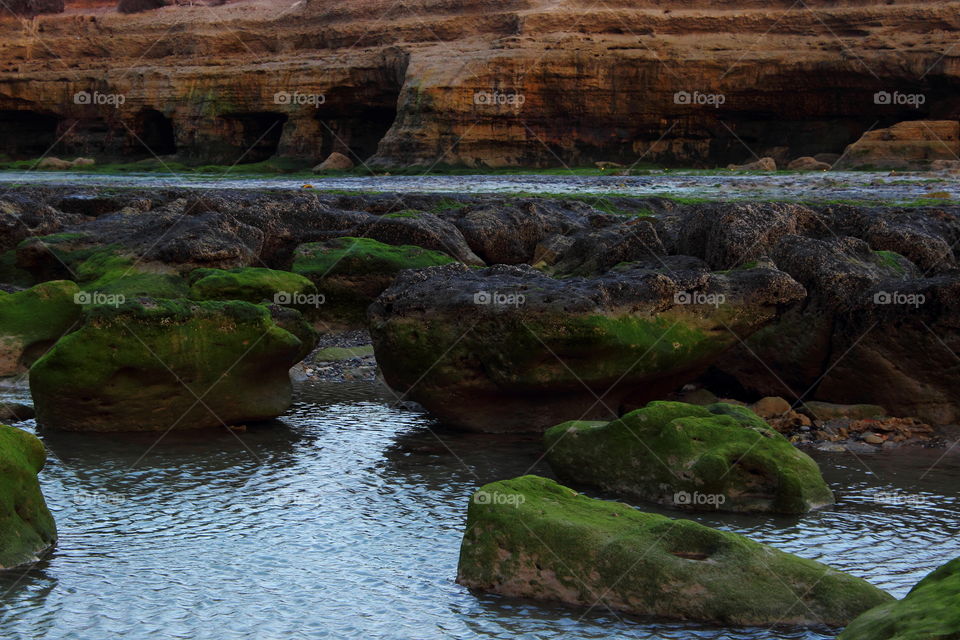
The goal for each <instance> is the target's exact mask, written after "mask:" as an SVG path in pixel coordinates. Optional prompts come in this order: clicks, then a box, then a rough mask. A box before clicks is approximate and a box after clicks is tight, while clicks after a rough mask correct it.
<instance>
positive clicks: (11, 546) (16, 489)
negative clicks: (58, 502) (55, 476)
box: [0, 425, 57, 569]
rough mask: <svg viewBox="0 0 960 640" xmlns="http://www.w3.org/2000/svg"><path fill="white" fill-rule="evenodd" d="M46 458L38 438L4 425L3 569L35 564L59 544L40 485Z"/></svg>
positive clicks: (0, 472) (0, 464) (0, 451)
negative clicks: (38, 480) (38, 476)
mask: <svg viewBox="0 0 960 640" xmlns="http://www.w3.org/2000/svg"><path fill="white" fill-rule="evenodd" d="M46 459H47V452H46V450H45V449H44V447H43V443H42V442H40V440H39V439H38V438H37V437H36V436H34V435H32V434H30V433H27V432H26V431H23V430H21V429H17V428H15V427H8V426H7V425H0V569H9V568H11V567H15V566H18V565H22V564H26V563H28V562H33V561H35V560H36V559H37V558H38V557H39V556H41V555H43V554H44V553H45V552H46V551H48V550H49V549H50V548H51V547H53V545H54V543H56V541H57V526H56V524H55V523H54V521H53V516H52V515H50V511H49V510H48V509H47V504H46V502H44V500H43V494H42V493H40V484H39V483H38V482H37V474H38V473H40V470H41V469H43V465H44V463H45V462H46Z"/></svg>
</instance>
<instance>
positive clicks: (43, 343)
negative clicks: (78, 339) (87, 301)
mask: <svg viewBox="0 0 960 640" xmlns="http://www.w3.org/2000/svg"><path fill="white" fill-rule="evenodd" d="M78 292H79V289H78V288H77V285H76V284H74V283H73V282H68V281H54V282H45V283H43V284H38V285H36V286H35V287H32V288H30V289H27V290H25V291H20V292H18V293H0V375H3V376H9V375H14V374H16V373H18V372H20V371H22V370H24V369H25V368H26V367H29V366H30V364H31V363H32V362H33V361H34V360H35V359H36V358H38V357H39V356H40V355H41V354H42V353H43V352H44V351H46V350H47V349H48V348H49V347H51V346H52V345H53V343H54V342H56V341H57V340H58V339H59V338H60V337H61V336H62V335H64V334H65V333H67V332H68V331H70V330H71V329H73V328H75V327H76V326H77V325H78V324H79V320H80V315H81V307H80V306H79V305H78V304H76V302H75V300H74V296H75V295H76V294H77V293H78Z"/></svg>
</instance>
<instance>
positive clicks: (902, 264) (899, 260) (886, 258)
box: [873, 251, 911, 276]
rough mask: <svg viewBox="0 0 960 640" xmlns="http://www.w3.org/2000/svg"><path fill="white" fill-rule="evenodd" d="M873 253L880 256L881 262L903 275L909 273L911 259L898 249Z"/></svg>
mask: <svg viewBox="0 0 960 640" xmlns="http://www.w3.org/2000/svg"><path fill="white" fill-rule="evenodd" d="M873 254H874V255H875V256H876V257H877V258H878V260H879V263H880V264H881V265H882V266H884V267H886V268H887V269H891V270H893V271H894V272H896V274H897V275H900V276H903V275H906V273H907V268H908V266H909V265H910V264H911V263H910V261H909V260H907V259H906V258H905V257H903V256H902V255H900V254H899V253H897V252H896V251H874V252H873Z"/></svg>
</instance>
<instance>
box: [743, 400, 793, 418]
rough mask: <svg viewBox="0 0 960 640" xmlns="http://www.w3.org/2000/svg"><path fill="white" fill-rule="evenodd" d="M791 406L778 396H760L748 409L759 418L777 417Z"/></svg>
mask: <svg viewBox="0 0 960 640" xmlns="http://www.w3.org/2000/svg"><path fill="white" fill-rule="evenodd" d="M792 408H793V407H792V406H791V405H790V403H789V402H787V401H786V400H784V399H783V398H781V397H779V396H767V397H766V398H760V399H759V400H757V401H756V402H754V403H753V405H751V407H750V409H751V410H752V411H753V412H754V413H755V414H757V415H758V416H760V417H761V418H777V417H780V416H782V415H783V414H785V413H787V412H788V411H790V410H791V409H792Z"/></svg>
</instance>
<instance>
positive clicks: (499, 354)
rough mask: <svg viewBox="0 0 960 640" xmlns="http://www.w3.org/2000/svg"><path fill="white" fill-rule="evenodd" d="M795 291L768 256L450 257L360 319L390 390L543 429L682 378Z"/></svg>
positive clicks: (467, 414) (474, 419)
mask: <svg viewBox="0 0 960 640" xmlns="http://www.w3.org/2000/svg"><path fill="white" fill-rule="evenodd" d="M803 295H804V291H803V288H802V287H800V286H798V285H797V283H796V282H794V281H793V280H792V279H791V278H789V277H788V276H786V275H785V274H783V273H781V272H779V271H777V270H776V269H773V268H770V267H756V268H752V269H743V270H733V271H730V272H728V273H711V272H710V271H709V269H708V268H707V266H706V265H705V264H704V263H703V262H701V261H699V260H695V259H693V258H684V257H676V256H675V257H671V258H665V259H664V260H663V261H662V262H659V261H658V262H656V263H649V264H644V263H635V264H633V265H626V266H624V267H622V268H620V269H617V270H615V271H611V272H610V273H608V274H605V275H603V276H598V277H596V278H566V279H555V278H551V277H549V276H547V275H545V274H543V273H541V272H538V271H536V270H535V269H533V268H531V267H528V266H503V265H501V266H495V267H490V268H487V269H470V268H468V267H466V266H464V265H448V266H443V267H433V268H429V269H423V270H420V271H406V272H403V273H401V274H400V275H399V276H398V278H397V280H396V282H395V283H394V285H393V286H392V287H391V288H389V289H387V290H386V291H385V292H384V293H383V295H381V296H380V298H379V299H378V300H377V302H376V303H374V304H373V305H372V306H371V307H370V311H369V321H370V332H371V335H372V338H373V344H374V348H375V350H376V354H377V362H378V363H379V364H380V366H381V368H382V371H383V374H384V377H385V379H386V381H387V383H388V384H389V385H390V386H391V387H393V388H394V389H395V390H396V391H397V392H398V393H403V394H405V395H406V396H408V397H409V398H410V399H412V400H415V401H417V402H419V403H420V404H422V405H423V406H424V407H426V408H427V409H429V410H430V411H432V412H433V413H434V414H435V415H437V416H438V417H439V418H441V419H442V420H444V421H446V422H448V423H449V424H451V425H453V426H457V427H461V428H464V429H469V430H476V431H499V432H505V431H543V430H545V429H547V428H549V427H552V426H554V425H556V424H558V423H560V422H563V421H565V420H570V419H577V418H582V419H603V418H606V419H608V420H609V419H612V418H616V417H617V416H618V414H619V410H620V408H621V406H630V405H632V406H643V405H644V404H646V402H648V401H650V400H653V399H657V398H659V397H661V396H662V395H663V394H665V393H667V392H669V391H672V390H673V389H675V388H679V387H680V386H682V385H683V384H684V383H686V382H689V381H690V380H691V379H692V378H694V377H696V376H697V375H698V373H699V372H701V371H702V370H703V369H704V368H706V367H707V366H708V365H709V364H710V363H712V362H713V361H715V360H716V359H717V358H718V357H719V356H720V355H721V354H722V353H723V352H724V351H726V350H727V349H728V348H729V347H731V346H732V345H733V344H735V343H737V342H738V338H737V336H740V337H741V338H742V337H743V336H748V335H750V334H751V333H753V332H754V331H756V330H758V329H759V328H760V327H762V326H764V325H765V324H767V323H768V322H770V321H772V320H773V319H774V318H775V317H776V315H777V312H778V308H779V306H780V305H783V304H786V303H789V302H792V301H795V300H797V299H800V298H802V297H803Z"/></svg>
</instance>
